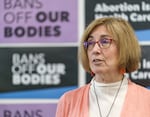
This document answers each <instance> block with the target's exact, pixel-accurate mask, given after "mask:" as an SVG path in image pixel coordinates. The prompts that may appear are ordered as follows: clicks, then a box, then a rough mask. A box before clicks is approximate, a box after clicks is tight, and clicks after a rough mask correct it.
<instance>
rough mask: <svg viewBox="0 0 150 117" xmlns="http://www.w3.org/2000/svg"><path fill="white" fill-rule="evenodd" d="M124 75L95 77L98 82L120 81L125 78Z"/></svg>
mask: <svg viewBox="0 0 150 117" xmlns="http://www.w3.org/2000/svg"><path fill="white" fill-rule="evenodd" d="M123 77H124V75H122V74H118V75H109V74H107V75H97V74H96V75H95V76H94V79H95V81H97V82H100V83H114V82H118V81H121V80H122V79H123Z"/></svg>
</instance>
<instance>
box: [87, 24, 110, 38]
mask: <svg viewBox="0 0 150 117" xmlns="http://www.w3.org/2000/svg"><path fill="white" fill-rule="evenodd" d="M89 36H94V37H104V36H105V37H106V36H108V37H111V34H110V33H109V31H108V30H107V28H106V27H105V26H104V25H100V26H96V27H95V28H94V29H93V30H92V31H91V33H90V34H89Z"/></svg>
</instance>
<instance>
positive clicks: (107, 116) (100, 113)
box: [93, 76, 124, 117]
mask: <svg viewBox="0 0 150 117" xmlns="http://www.w3.org/2000/svg"><path fill="white" fill-rule="evenodd" d="M123 79H124V76H123V78H122V80H121V83H120V85H119V88H118V90H117V92H116V94H115V97H114V99H113V102H112V104H111V106H110V109H109V111H108V114H107V115H106V117H109V115H110V112H111V110H112V107H113V105H114V103H115V101H116V99H117V97H118V94H119V91H120V89H121V86H122V82H123ZM94 80H95V79H94ZM93 87H94V94H95V97H96V102H97V106H98V110H99V115H100V117H102V112H101V108H100V104H99V102H98V95H97V93H96V88H95V82H94V81H93Z"/></svg>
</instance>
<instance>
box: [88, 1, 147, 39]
mask: <svg viewBox="0 0 150 117" xmlns="http://www.w3.org/2000/svg"><path fill="white" fill-rule="evenodd" d="M85 9H86V10H85V12H86V13H85V19H86V21H85V22H86V24H85V26H87V25H88V24H89V23H90V22H91V21H92V20H94V19H97V18H102V17H106V16H110V17H111V16H114V17H122V18H124V19H126V20H128V21H129V22H130V23H131V25H132V26H133V28H134V29H135V32H136V35H137V37H138V39H139V40H140V41H147V40H148V41H149V40H150V38H149V37H150V25H149V23H150V1H148V0H142V1H141V0H132V1H131V0H124V1H122V0H117V1H110V0H87V1H85Z"/></svg>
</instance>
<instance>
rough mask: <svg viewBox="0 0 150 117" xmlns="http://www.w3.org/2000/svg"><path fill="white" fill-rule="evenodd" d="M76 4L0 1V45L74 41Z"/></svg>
mask: <svg viewBox="0 0 150 117" xmlns="http://www.w3.org/2000/svg"><path fill="white" fill-rule="evenodd" d="M77 11H78V10H77V1H76V0H73V1H70V0H61V1H60V0H1V4H0V12H1V17H0V24H1V27H0V34H1V35H0V43H24V42H26V43H28V42H34V43H36V42H38V43H39V42H42V43H47V42H55V43H58V42H77V35H78V34H77V32H78V31H77V29H78V27H77V19H78V17H77Z"/></svg>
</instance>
